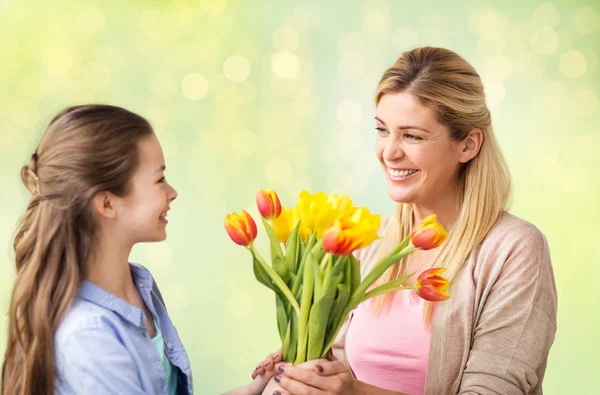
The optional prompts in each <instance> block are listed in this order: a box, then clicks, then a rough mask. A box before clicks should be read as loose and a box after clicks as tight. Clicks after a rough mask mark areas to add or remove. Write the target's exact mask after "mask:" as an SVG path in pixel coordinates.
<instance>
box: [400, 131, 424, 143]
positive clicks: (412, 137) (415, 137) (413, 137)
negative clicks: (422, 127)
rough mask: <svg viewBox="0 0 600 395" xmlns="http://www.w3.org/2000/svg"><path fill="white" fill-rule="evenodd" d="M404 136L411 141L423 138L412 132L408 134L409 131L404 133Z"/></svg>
mask: <svg viewBox="0 0 600 395" xmlns="http://www.w3.org/2000/svg"><path fill="white" fill-rule="evenodd" d="M404 138H405V139H408V140H413V141H419V140H423V139H422V138H421V137H419V136H415V135H414V134H410V133H404Z"/></svg>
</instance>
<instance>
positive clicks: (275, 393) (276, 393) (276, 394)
mask: <svg viewBox="0 0 600 395" xmlns="http://www.w3.org/2000/svg"><path fill="white" fill-rule="evenodd" d="M273 395H281V392H279V391H275V392H273Z"/></svg>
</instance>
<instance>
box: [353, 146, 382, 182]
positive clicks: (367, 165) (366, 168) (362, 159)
mask: <svg viewBox="0 0 600 395" xmlns="http://www.w3.org/2000/svg"><path fill="white" fill-rule="evenodd" d="M352 169H353V172H354V174H356V175H357V176H359V177H365V178H366V177H371V176H373V175H375V174H376V173H377V171H378V170H379V164H378V161H377V158H376V156H375V151H374V150H373V151H367V150H364V149H363V150H361V151H359V152H356V153H355V154H354V155H352Z"/></svg>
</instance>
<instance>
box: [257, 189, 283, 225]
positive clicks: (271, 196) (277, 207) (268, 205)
mask: <svg viewBox="0 0 600 395" xmlns="http://www.w3.org/2000/svg"><path fill="white" fill-rule="evenodd" d="M256 205H257V206H258V211H259V212H260V215H262V216H263V218H264V219H266V220H273V219H275V218H277V217H279V215H281V202H280V201H279V196H277V194H276V193H275V191H270V190H269V191H267V190H264V189H261V190H260V191H258V193H257V194H256Z"/></svg>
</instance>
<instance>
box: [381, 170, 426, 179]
mask: <svg viewBox="0 0 600 395" xmlns="http://www.w3.org/2000/svg"><path fill="white" fill-rule="evenodd" d="M418 171H419V170H415V169H411V170H392V169H388V173H390V175H391V176H392V177H395V178H399V177H408V176H410V175H411V174H414V173H416V172H418Z"/></svg>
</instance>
